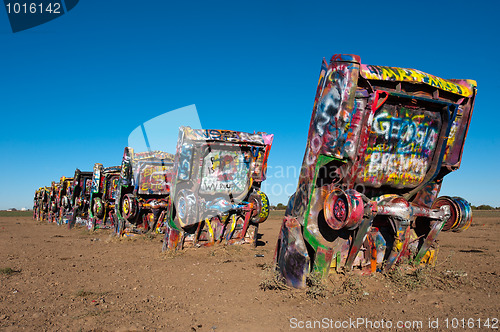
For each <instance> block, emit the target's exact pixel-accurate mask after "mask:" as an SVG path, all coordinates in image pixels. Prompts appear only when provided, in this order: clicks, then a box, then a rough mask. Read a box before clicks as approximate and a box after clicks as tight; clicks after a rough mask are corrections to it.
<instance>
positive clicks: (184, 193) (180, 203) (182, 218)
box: [174, 189, 199, 227]
mask: <svg viewBox="0 0 500 332" xmlns="http://www.w3.org/2000/svg"><path fill="white" fill-rule="evenodd" d="M174 202H175V210H176V216H175V221H176V223H177V224H178V226H180V227H186V226H189V225H193V224H195V223H197V222H199V220H195V218H196V197H195V195H194V194H193V193H192V192H191V191H190V190H187V189H183V190H181V191H179V193H178V194H177V196H176V198H175V200H174Z"/></svg>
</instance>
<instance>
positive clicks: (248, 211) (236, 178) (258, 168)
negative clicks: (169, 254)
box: [164, 127, 273, 250]
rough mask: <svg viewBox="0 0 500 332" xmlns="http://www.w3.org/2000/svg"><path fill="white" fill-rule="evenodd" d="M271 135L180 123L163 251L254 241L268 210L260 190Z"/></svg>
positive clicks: (267, 203)
mask: <svg viewBox="0 0 500 332" xmlns="http://www.w3.org/2000/svg"><path fill="white" fill-rule="evenodd" d="M272 141H273V135H268V134H266V133H256V134H249V133H243V132H237V131H231V130H204V129H192V128H190V127H180V128H179V138H178V141H177V150H176V155H175V168H174V173H173V176H172V192H171V195H170V196H171V198H172V204H171V205H170V208H169V212H168V216H167V220H166V230H165V240H164V250H165V249H181V248H183V246H184V245H186V244H187V245H195V246H202V245H212V244H214V243H216V242H220V241H226V243H244V242H248V243H252V244H254V245H255V244H256V240H257V230H258V225H259V223H261V222H263V221H265V220H266V219H267V217H268V215H269V201H268V198H267V196H266V194H265V193H263V192H261V191H260V187H261V184H262V181H264V180H265V174H266V165H267V158H268V156H269V151H270V149H271V145H272Z"/></svg>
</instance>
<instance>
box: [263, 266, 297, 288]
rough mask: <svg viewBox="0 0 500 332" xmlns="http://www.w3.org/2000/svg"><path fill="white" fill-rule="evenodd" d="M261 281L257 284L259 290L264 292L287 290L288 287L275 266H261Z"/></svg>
mask: <svg viewBox="0 0 500 332" xmlns="http://www.w3.org/2000/svg"><path fill="white" fill-rule="evenodd" d="M260 267H262V270H263V272H262V276H263V279H262V281H261V282H260V284H259V287H260V289H262V290H264V291H266V290H287V289H290V287H289V286H288V285H287V284H286V283H285V281H284V280H283V277H282V276H281V275H280V274H279V272H278V269H277V268H276V266H273V265H267V264H262V265H260Z"/></svg>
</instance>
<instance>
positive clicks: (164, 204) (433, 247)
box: [35, 54, 477, 288]
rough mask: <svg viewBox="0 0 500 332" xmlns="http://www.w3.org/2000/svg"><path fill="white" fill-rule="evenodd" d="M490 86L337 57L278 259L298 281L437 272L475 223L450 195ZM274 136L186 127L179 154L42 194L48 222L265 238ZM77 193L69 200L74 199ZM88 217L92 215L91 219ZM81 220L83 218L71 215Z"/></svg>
mask: <svg viewBox="0 0 500 332" xmlns="http://www.w3.org/2000/svg"><path fill="white" fill-rule="evenodd" d="M476 86H477V84H476V82H475V81H473V80H459V79H449V80H446V79H442V78H440V77H437V76H434V75H430V74H427V73H424V72H422V71H419V70H415V69H409V68H398V67H385V66H373V65H366V64H363V63H361V59H360V57H359V56H357V55H349V54H337V55H334V56H333V57H332V59H331V61H330V63H327V62H326V61H324V60H323V63H322V66H321V71H320V77H319V81H318V87H317V92H316V98H315V102H314V107H313V112H312V116H311V122H310V125H309V134H308V139H307V144H306V151H305V154H304V159H303V164H302V167H301V169H300V176H299V179H298V185H297V190H296V192H295V193H294V194H293V195H292V196H291V197H290V200H289V202H288V205H287V209H286V212H285V216H284V219H283V223H282V226H281V230H280V233H279V236H278V241H277V246H276V251H275V256H274V263H275V265H276V268H277V271H278V273H279V274H280V275H281V276H282V278H283V279H284V280H285V281H286V283H287V284H289V285H291V286H293V287H299V288H300V287H305V285H306V280H307V277H308V275H309V274H310V273H312V272H314V273H317V274H319V276H320V277H321V278H325V277H326V276H327V275H328V273H329V272H330V271H331V270H332V269H333V270H335V271H350V270H352V269H354V268H356V270H357V271H361V272H362V273H373V272H375V271H388V270H390V269H392V268H393V267H394V266H396V264H397V263H399V262H402V261H410V262H412V263H413V264H414V265H419V264H422V263H426V264H433V262H435V259H436V253H437V242H436V238H437V236H438V235H439V233H440V232H441V231H448V230H451V231H462V230H465V229H467V228H468V227H469V226H470V225H471V222H472V212H471V206H470V204H469V203H468V202H467V201H466V200H464V199H462V198H460V197H448V196H442V197H438V194H439V192H440V189H441V186H442V183H443V179H444V177H445V176H446V175H447V174H449V173H451V172H453V171H456V170H457V169H458V168H459V167H460V163H461V159H462V152H463V147H464V143H465V138H466V135H467V131H468V128H469V124H470V120H471V117H472V111H473V108H474V101H475V97H476V93H477V88H476ZM272 140H273V136H272V135H267V134H264V133H258V134H246V133H240V132H233V131H220V130H193V129H191V128H189V127H181V128H180V133H179V139H178V142H177V150H176V154H175V156H172V155H168V154H165V153H160V152H144V153H134V151H133V150H132V149H130V148H126V149H125V153H124V156H123V161H122V165H121V167H117V168H102V166H101V165H99V164H96V166H95V167H94V172H87V173H86V172H80V171H78V170H77V172H76V173H75V176H74V177H73V178H71V179H66V178H62V179H61V181H60V182H59V183H58V184H56V183H53V185H52V187H48V188H41V189H40V191H39V192H37V195H36V196H35V214H36V217H37V218H39V219H48V220H52V221H58V222H60V223H63V222H64V220H66V219H65V218H67V219H68V220H69V221H68V224H69V225H70V226H71V225H73V224H74V223H75V221H77V220H78V218H81V219H86V220H89V221H88V225H89V227H92V228H95V227H105V226H106V225H107V224H109V225H110V227H114V228H115V230H116V232H117V233H118V234H128V233H132V232H135V231H136V230H137V229H142V230H144V231H150V230H153V229H157V228H159V229H160V230H161V231H163V232H164V233H165V241H164V248H165V249H179V248H182V247H183V246H184V245H186V244H188V243H190V244H193V245H198V246H200V245H210V244H213V243H215V242H219V241H225V242H226V243H242V242H250V243H254V244H255V243H256V236H257V227H258V225H259V223H261V222H263V221H265V220H266V219H267V216H268V214H269V209H268V205H269V202H268V199H267V196H266V195H265V194H264V193H263V192H261V191H260V186H261V183H262V181H264V179H265V173H266V172H265V171H266V162H267V158H268V155H269V149H270V148H271V144H272ZM65 196H66V198H65ZM87 215H88V217H87ZM66 216H70V217H66Z"/></svg>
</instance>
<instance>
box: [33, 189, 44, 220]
mask: <svg viewBox="0 0 500 332" xmlns="http://www.w3.org/2000/svg"><path fill="white" fill-rule="evenodd" d="M43 190H45V189H44V187H40V188H38V189H37V190H36V191H35V196H34V197H33V219H34V220H40V211H41V208H42V193H43Z"/></svg>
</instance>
